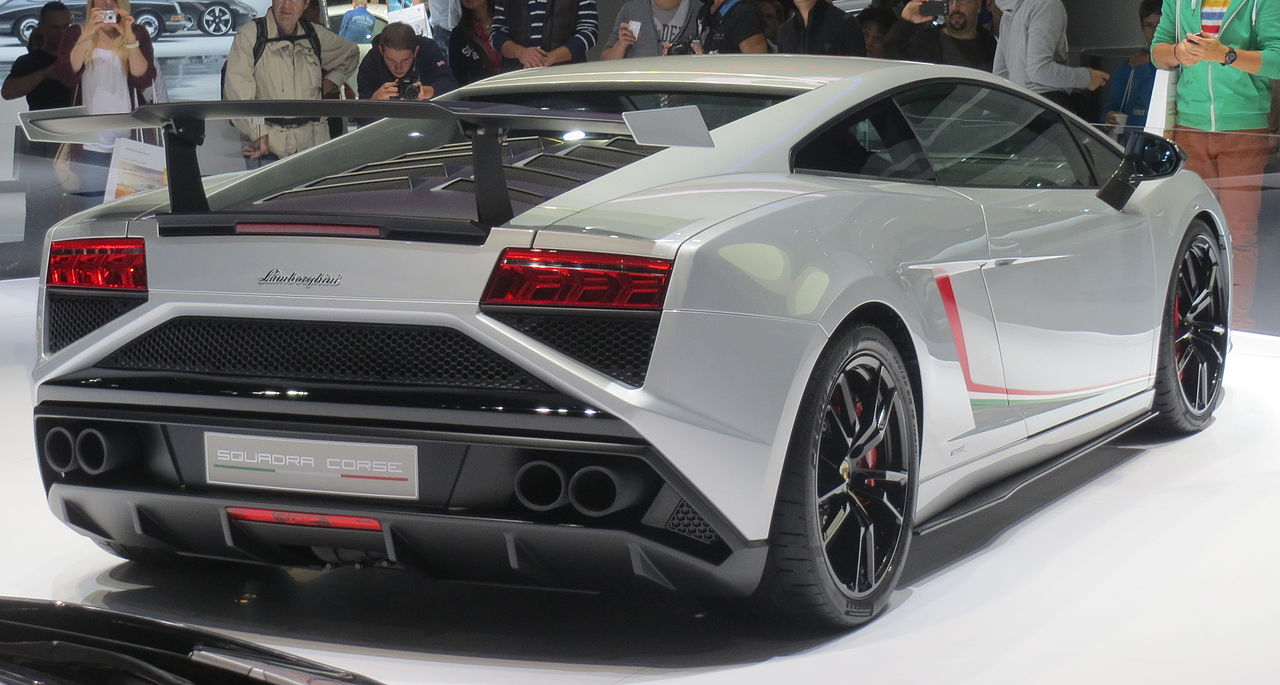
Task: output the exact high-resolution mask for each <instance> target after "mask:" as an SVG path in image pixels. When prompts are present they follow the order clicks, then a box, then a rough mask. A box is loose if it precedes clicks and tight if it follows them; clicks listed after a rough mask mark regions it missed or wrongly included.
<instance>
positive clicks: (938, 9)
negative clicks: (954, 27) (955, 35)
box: [920, 0, 948, 17]
mask: <svg viewBox="0 0 1280 685" xmlns="http://www.w3.org/2000/svg"><path fill="white" fill-rule="evenodd" d="M947 9H948V8H947V3H946V2H945V0H937V1H936V2H926V3H924V4H923V5H920V16H922V17H945V16H947Z"/></svg>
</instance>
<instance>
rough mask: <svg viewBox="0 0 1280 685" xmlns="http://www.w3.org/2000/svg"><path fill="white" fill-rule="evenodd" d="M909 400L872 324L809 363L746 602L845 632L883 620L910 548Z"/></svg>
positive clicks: (891, 352)
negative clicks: (765, 555)
mask: <svg viewBox="0 0 1280 685" xmlns="http://www.w3.org/2000/svg"><path fill="white" fill-rule="evenodd" d="M917 426H918V424H917V420H916V404H915V390H914V388H913V387H912V384H911V377H910V374H909V373H908V372H907V368H906V365H905V364H904V363H903V360H902V356H901V355H900V354H899V353H898V350H897V349H896V348H895V346H894V344H893V341H892V340H891V339H890V338H889V336H887V335H886V334H885V333H884V332H883V331H882V330H880V329H879V328H876V327H874V326H858V327H855V328H852V329H849V330H847V331H845V332H844V333H843V334H841V335H839V336H838V337H837V338H836V339H835V340H834V341H833V342H832V343H831V344H830V345H828V348H827V350H826V351H824V352H823V354H822V356H821V357H820V359H819V361H818V364H817V366H816V367H815V368H814V370H813V373H812V375H811V376H810V379H809V385H808V388H807V390H806V396H805V399H804V401H803V402H802V403H801V407H800V412H799V414H798V415H797V418H796V424H795V427H794V429H793V432H792V438H791V445H790V447H789V449H788V453H787V460H786V464H785V466H784V469H783V474H782V480H781V483H780V484H779V487H778V498H777V502H776V504H775V506H774V515H773V528H772V531H771V533H770V538H769V545H770V549H769V560H768V563H767V565H766V569H765V574H764V577H763V579H762V580H761V586H760V589H759V590H758V591H757V594H756V599H757V600H758V602H759V603H761V604H763V605H764V607H763V608H764V609H765V610H766V611H768V612H769V613H772V614H783V615H787V616H790V617H792V618H794V619H797V620H799V621H801V622H803V623H805V624H809V625H820V626H825V627H837V628H849V627H852V626H856V625H859V624H862V623H865V622H867V621H869V620H871V619H872V618H874V617H875V616H876V615H877V614H879V613H880V612H881V611H883V610H884V608H885V606H886V604H887V603H888V599H889V595H890V593H891V592H892V591H893V589H894V586H895V585H896V583H897V579H898V576H899V575H900V574H901V572H902V565H903V562H904V561H905V559H906V555H907V548H908V546H909V545H910V542H911V531H912V518H913V512H914V508H915V496H916V474H917V471H918V462H919V453H920V441H919V431H918V428H917Z"/></svg>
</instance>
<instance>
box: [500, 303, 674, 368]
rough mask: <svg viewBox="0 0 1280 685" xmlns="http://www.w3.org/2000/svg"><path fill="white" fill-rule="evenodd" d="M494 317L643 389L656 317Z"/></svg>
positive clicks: (515, 315)
mask: <svg viewBox="0 0 1280 685" xmlns="http://www.w3.org/2000/svg"><path fill="white" fill-rule="evenodd" d="M493 317H494V318H495V319H497V320H499V321H501V322H503V323H505V324H507V325H508V326H511V327H512V328H514V329H516V330H518V331H520V332H521V333H524V334H525V335H527V336H529V337H531V338H533V339H534V340H537V341H539V342H541V343H544V344H546V345H549V346H551V347H554V348H555V349H557V350H560V351H561V352H564V353H565V354H567V355H569V356H570V357H573V358H574V359H577V360H578V361H580V362H582V363H583V364H586V365H587V366H590V367H591V368H593V369H596V370H598V371H601V372H603V373H606V374H608V375H610V376H612V377H614V378H616V379H618V380H620V381H622V382H624V383H627V384H630V385H634V386H640V385H644V378H645V374H646V373H647V372H648V370H649V358H650V357H651V356H652V355H653V341H654V339H655V338H656V337H657V336H658V317H657V316H652V317H647V316H646V317H612V316H598V317H597V316H581V315H579V316H564V315H556V314H517V313H511V312H500V313H498V312H495V313H494V314H493Z"/></svg>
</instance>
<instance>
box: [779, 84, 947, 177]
mask: <svg viewBox="0 0 1280 685" xmlns="http://www.w3.org/2000/svg"><path fill="white" fill-rule="evenodd" d="M795 169H796V170H797V171H802V170H803V171H811V172H819V173H821V172H827V173H837V174H849V175H853V176H876V177H880V178H895V179H903V180H908V181H932V180H933V170H932V169H930V168H929V162H928V161H927V160H926V159H925V157H924V151H922V150H921V149H920V143H918V142H916V139H915V136H914V135H912V133H911V127H909V126H908V125H907V122H906V120H905V119H903V118H902V113H901V112H899V111H898V108H897V107H896V106H894V104H893V102H891V101H890V100H888V99H884V100H881V101H880V102H877V103H875V104H873V105H871V106H869V107H866V108H865V109H862V110H859V111H858V113H856V114H853V115H851V116H849V117H848V118H846V119H844V120H842V121H840V122H838V123H836V124H835V125H834V126H831V127H830V128H828V129H826V130H825V131H823V132H821V133H819V134H818V136H817V137H816V138H813V139H811V140H809V141H808V142H806V143H804V144H803V145H802V146H801V147H800V148H799V149H798V150H797V151H796V154H795Z"/></svg>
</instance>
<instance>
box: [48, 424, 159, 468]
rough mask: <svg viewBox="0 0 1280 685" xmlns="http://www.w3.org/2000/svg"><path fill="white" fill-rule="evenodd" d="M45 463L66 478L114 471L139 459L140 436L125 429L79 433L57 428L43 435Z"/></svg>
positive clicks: (117, 427)
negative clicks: (79, 471)
mask: <svg viewBox="0 0 1280 685" xmlns="http://www.w3.org/2000/svg"><path fill="white" fill-rule="evenodd" d="M43 448H44V450H43V452H44V462H45V464H47V465H48V466H49V468H51V469H53V470H54V471H56V472H58V473H60V474H62V475H66V474H68V473H72V472H74V471H77V470H82V471H84V472H85V473H87V474H89V475H91V476H97V475H100V474H103V473H107V472H109V471H114V470H116V469H118V468H121V467H123V466H127V465H128V464H130V463H131V462H133V461H134V460H135V459H136V458H137V455H138V438H137V435H136V434H135V433H134V432H133V431H132V430H130V429H129V428H126V427H124V426H99V427H97V428H84V429H81V430H80V431H79V432H75V431H72V430H71V429H70V428H67V427H65V426H54V427H53V428H50V429H49V431H48V432H46V433H45V434H44V441H43Z"/></svg>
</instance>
